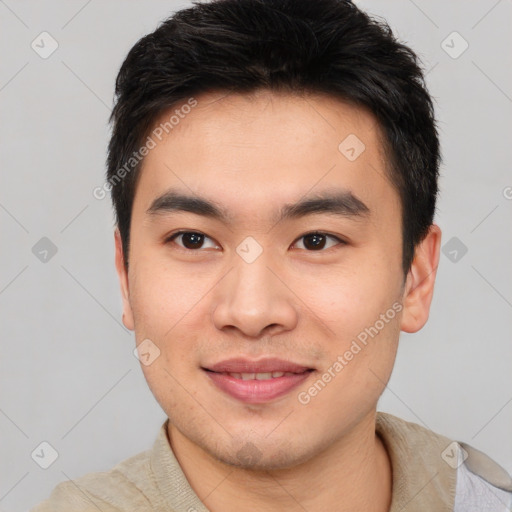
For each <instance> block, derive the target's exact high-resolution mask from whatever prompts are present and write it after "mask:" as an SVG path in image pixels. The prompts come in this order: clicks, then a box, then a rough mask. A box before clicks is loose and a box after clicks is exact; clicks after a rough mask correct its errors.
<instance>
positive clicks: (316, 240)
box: [299, 232, 345, 252]
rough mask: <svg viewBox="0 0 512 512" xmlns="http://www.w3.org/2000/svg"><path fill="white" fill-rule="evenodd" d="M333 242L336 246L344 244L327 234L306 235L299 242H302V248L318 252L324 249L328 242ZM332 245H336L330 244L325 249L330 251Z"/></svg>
mask: <svg viewBox="0 0 512 512" xmlns="http://www.w3.org/2000/svg"><path fill="white" fill-rule="evenodd" d="M329 239H331V240H334V241H336V242H338V244H344V243H345V242H344V241H343V240H341V239H339V238H338V237H336V236H334V235H328V234H327V233H320V232H315V233H308V234H306V235H303V236H302V237H301V238H300V239H299V240H304V242H303V246H304V249H306V250H308V251H317V252H320V251H322V249H325V248H326V245H327V244H328V240H329ZM334 245H337V244H336V243H334V244H331V245H329V246H328V247H327V249H330V248H331V247H333V246H334Z"/></svg>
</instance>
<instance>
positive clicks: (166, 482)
mask: <svg viewBox="0 0 512 512" xmlns="http://www.w3.org/2000/svg"><path fill="white" fill-rule="evenodd" d="M168 421H169V420H168V419H167V420H166V421H165V422H164V424H163V425H162V426H161V428H160V431H159V433H158V436H157V439H156V440H155V443H154V445H153V449H152V451H151V456H150V464H151V468H152V472H153V475H154V479H155V480H156V484H157V486H158V489H159V491H160V494H161V496H162V498H161V499H160V500H159V502H158V503H155V505H154V507H155V508H154V509H155V510H157V511H158V512H169V511H173V512H191V511H194V512H209V511H208V509H207V508H206V507H205V506H204V504H203V503H202V502H201V500H200V499H199V497H198V496H197V494H196V493H195V492H194V490H193V489H192V487H191V486H190V484H189V483H188V480H187V478H186V476H185V474H184V473H183V470H182V469H181V466H180V465H179V463H178V461H177V459H176V457H175V455H174V453H173V451H172V448H171V445H170V442H169V439H168V437H167V425H168ZM375 431H376V434H377V435H378V436H379V437H380V438H381V439H382V441H383V443H384V446H385V447H386V450H387V452H388V455H389V457H390V460H391V466H392V472H393V487H392V498H391V507H390V510H389V512H407V511H408V510H435V511H436V512H452V511H453V507H454V502H455V489H456V473H457V471H456V469H454V468H452V467H451V466H450V465H449V464H447V463H446V462H445V461H444V460H443V458H442V456H441V454H442V453H443V451H444V450H445V449H446V448H447V447H448V446H449V444H450V440H449V439H448V438H446V437H444V436H441V435H439V434H436V433H434V432H432V431H430V430H428V429H426V428H423V427H421V426H420V425H417V424H415V423H409V422H407V421H405V420H402V419H400V418H397V417H395V416H393V415H391V414H387V413H383V412H377V415H376V428H375Z"/></svg>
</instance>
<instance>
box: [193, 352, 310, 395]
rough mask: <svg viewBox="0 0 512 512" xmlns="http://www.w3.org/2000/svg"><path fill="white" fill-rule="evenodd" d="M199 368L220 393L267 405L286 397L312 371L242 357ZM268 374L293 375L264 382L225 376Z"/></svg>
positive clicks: (281, 360) (284, 363)
mask: <svg viewBox="0 0 512 512" xmlns="http://www.w3.org/2000/svg"><path fill="white" fill-rule="evenodd" d="M202 369H203V370H204V372H205V374H206V376H207V377H208V378H209V379H211V381H212V382H213V384H215V386H216V387H217V388H219V389H220V390H221V391H223V392H224V393H226V394H228V395H230V396H231V397H233V398H235V399H237V400H240V401H242V402H245V403H251V404H258V403H265V402H269V401H271V400H273V399H276V398H279V397H281V396H284V395H286V394H287V393H289V392H290V391H291V390H292V389H294V388H295V387H297V386H299V385H300V384H301V383H303V382H304V381H305V380H306V379H308V378H309V376H310V375H311V373H313V372H314V368H310V367H307V366H303V365H300V364H297V363H293V362H291V361H286V360H283V359H276V358H266V359H261V360H258V361H251V360H250V359H245V358H234V359H227V360H225V361H220V362H219V363H216V364H214V365H211V366H208V367H203V368H202ZM272 372H284V373H293V375H283V376H281V377H274V378H270V379H267V380H257V379H250V380H242V379H241V378H237V377H233V376H231V375H228V374H227V373H272Z"/></svg>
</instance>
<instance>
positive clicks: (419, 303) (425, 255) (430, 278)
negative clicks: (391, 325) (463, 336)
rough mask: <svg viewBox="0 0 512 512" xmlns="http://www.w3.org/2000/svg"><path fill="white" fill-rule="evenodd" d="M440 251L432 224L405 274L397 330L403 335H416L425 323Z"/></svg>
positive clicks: (436, 227) (439, 234) (437, 232)
mask: <svg viewBox="0 0 512 512" xmlns="http://www.w3.org/2000/svg"><path fill="white" fill-rule="evenodd" d="M440 247H441V229H440V228H439V226H437V225H436V224H432V225H431V226H430V229H429V232H428V234H427V236H426V237H425V238H424V239H423V240H422V241H421V242H420V243H419V244H418V245H417V246H416V248H415V251H414V259H413V262H412V265H411V268H410V270H409V273H408V274H407V279H406V283H405V291H404V296H403V306H404V309H403V314H402V319H401V323H400V329H401V330H402V331H404V332H417V331H419V330H420V329H421V328H422V327H423V326H424V325H425V323H426V322H427V320H428V315H429V311H430V303H431V302H432V296H433V294H434V282H435V280H436V274H437V266H438V265H439V251H440Z"/></svg>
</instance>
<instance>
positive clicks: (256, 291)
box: [213, 253, 298, 338]
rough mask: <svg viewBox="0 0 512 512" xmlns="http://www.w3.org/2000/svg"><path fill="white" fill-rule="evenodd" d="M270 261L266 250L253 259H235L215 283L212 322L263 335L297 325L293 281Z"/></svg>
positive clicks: (254, 336) (229, 328) (221, 328)
mask: <svg viewBox="0 0 512 512" xmlns="http://www.w3.org/2000/svg"><path fill="white" fill-rule="evenodd" d="M235 260H236V258H235ZM271 265H272V264H271V262H270V261H268V260H267V258H265V257H264V253H263V254H262V255H261V256H260V257H259V258H258V259H257V260H256V261H253V262H252V263H247V262H246V261H244V260H243V259H241V258H238V260H237V261H235V262H234V268H233V269H232V270H231V271H230V272H229V273H228V274H227V275H226V276H225V277H224V279H222V280H221V281H220V282H219V283H218V285H217V286H216V287H215V291H214V297H213V300H214V301H215V306H214V310H213V322H214V324H215V326H216V327H217V329H220V330H238V331H240V333H242V334H243V335H244V337H247V338H261V337H262V336H265V335H267V336H268V335H276V334H278V333H279V332H281V331H287V330H292V329H294V328H295V326H296V325H297V322H298V310H297V307H296V298H295V296H294V294H293V292H292V291H291V290H293V283H287V282H286V276H284V275H282V274H283V273H282V272H279V271H278V270H277V269H275V268H274V266H271ZM280 274H281V275H280ZM294 299H295V300H294Z"/></svg>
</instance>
